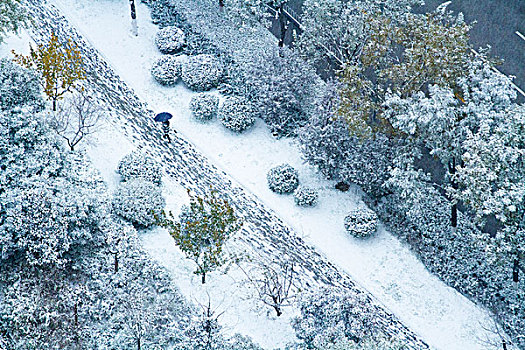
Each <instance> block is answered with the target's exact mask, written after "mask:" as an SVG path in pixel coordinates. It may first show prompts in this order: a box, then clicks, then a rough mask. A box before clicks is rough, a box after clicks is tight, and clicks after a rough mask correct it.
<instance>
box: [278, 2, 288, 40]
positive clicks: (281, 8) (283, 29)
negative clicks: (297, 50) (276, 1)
mask: <svg viewBox="0 0 525 350" xmlns="http://www.w3.org/2000/svg"><path fill="white" fill-rule="evenodd" d="M279 27H280V28H279V29H280V35H279V44H278V45H279V47H283V46H284V38H285V36H286V30H287V29H288V20H287V19H286V16H285V14H284V6H283V5H281V6H279Z"/></svg>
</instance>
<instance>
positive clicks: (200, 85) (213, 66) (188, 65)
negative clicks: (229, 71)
mask: <svg viewBox="0 0 525 350" xmlns="http://www.w3.org/2000/svg"><path fill="white" fill-rule="evenodd" d="M223 73H224V68H223V67H222V64H221V62H220V61H219V59H217V57H215V56H212V55H195V56H190V57H188V59H187V60H185V61H184V62H183V63H182V68H181V78H182V81H183V82H184V84H186V86H188V87H189V88H190V89H192V90H193V91H207V90H210V89H212V88H214V87H217V85H218V84H219V81H220V80H221V78H222V76H223Z"/></svg>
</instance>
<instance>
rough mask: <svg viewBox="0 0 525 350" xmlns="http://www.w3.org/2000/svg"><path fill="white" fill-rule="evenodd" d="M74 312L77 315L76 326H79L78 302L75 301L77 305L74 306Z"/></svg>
mask: <svg viewBox="0 0 525 350" xmlns="http://www.w3.org/2000/svg"><path fill="white" fill-rule="evenodd" d="M73 313H74V315H75V328H77V327H78V302H76V303H75V306H74V307H73Z"/></svg>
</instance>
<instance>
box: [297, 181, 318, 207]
mask: <svg viewBox="0 0 525 350" xmlns="http://www.w3.org/2000/svg"><path fill="white" fill-rule="evenodd" d="M293 199H294V201H295V204H297V205H298V206H301V207H313V206H315V205H317V200H318V199H319V194H318V193H317V191H316V190H314V189H311V188H307V187H303V186H299V187H298V188H297V190H295V192H294V194H293Z"/></svg>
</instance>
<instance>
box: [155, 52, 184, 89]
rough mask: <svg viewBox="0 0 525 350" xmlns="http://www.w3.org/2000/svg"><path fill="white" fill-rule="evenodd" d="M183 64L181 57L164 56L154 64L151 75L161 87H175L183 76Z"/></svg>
mask: <svg viewBox="0 0 525 350" xmlns="http://www.w3.org/2000/svg"><path fill="white" fill-rule="evenodd" d="M181 62H182V57H180V56H162V57H160V58H159V59H157V60H156V61H155V62H154V63H153V66H152V67H151V75H153V78H155V80H156V81H157V82H158V83H159V84H161V85H166V86H171V85H175V84H176V83H177V80H179V77H180V74H181Z"/></svg>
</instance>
